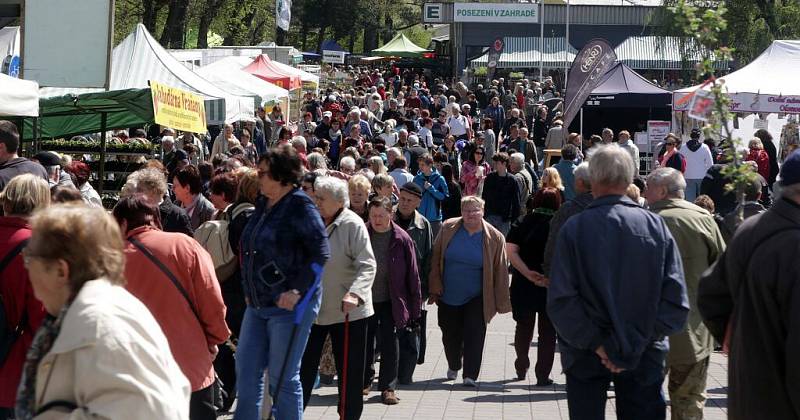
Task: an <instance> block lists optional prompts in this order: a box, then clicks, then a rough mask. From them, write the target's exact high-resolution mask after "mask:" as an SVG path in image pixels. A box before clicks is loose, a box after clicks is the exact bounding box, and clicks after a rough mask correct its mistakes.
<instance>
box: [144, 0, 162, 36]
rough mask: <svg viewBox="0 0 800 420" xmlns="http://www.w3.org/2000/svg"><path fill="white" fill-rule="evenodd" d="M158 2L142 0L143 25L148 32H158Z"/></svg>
mask: <svg viewBox="0 0 800 420" xmlns="http://www.w3.org/2000/svg"><path fill="white" fill-rule="evenodd" d="M156 3H157V2H156V0H142V9H144V11H143V12H142V24H144V27H145V28H147V31H148V32H150V33H151V34H152V33H155V31H156V17H157V16H158V5H157V4H156Z"/></svg>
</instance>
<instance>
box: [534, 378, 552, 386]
mask: <svg viewBox="0 0 800 420" xmlns="http://www.w3.org/2000/svg"><path fill="white" fill-rule="evenodd" d="M550 385H553V380H552V379H550V378H547V379H540V380H538V381H537V382H536V386H550Z"/></svg>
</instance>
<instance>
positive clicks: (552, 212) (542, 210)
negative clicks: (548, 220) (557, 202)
mask: <svg viewBox="0 0 800 420" xmlns="http://www.w3.org/2000/svg"><path fill="white" fill-rule="evenodd" d="M533 214H543V215H545V216H553V215H555V214H556V211H555V210H553V209H548V208H547V207H537V208H535V209H533Z"/></svg>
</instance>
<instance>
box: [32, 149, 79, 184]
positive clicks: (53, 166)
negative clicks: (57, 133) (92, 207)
mask: <svg viewBox="0 0 800 420" xmlns="http://www.w3.org/2000/svg"><path fill="white" fill-rule="evenodd" d="M31 160H33V161H34V162H39V164H40V165H42V166H44V169H45V171H46V172H47V182H48V183H49V184H50V187H54V186H62V187H71V188H75V184H73V183H72V177H70V175H69V173H67V172H66V171H64V168H62V166H61V156H59V155H58V153H56V152H39V153H37V154H35V155H34V156H33V157H32V158H31ZM76 189H77V188H76Z"/></svg>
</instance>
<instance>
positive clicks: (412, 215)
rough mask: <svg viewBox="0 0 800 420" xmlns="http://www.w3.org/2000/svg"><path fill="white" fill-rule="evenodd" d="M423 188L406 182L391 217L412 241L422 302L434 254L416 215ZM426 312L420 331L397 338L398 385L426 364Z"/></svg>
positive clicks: (427, 230) (427, 232) (424, 225)
mask: <svg viewBox="0 0 800 420" xmlns="http://www.w3.org/2000/svg"><path fill="white" fill-rule="evenodd" d="M422 193H423V191H422V188H421V187H420V186H419V185H417V184H415V183H413V182H409V183H406V184H404V185H403V186H402V187H401V188H400V198H399V201H398V203H397V210H396V211H395V213H394V223H395V224H396V225H397V226H400V227H401V228H402V229H403V230H405V231H406V233H408V236H410V237H411V240H413V241H414V245H415V251H416V255H417V266H418V271H419V279H420V284H421V286H422V300H423V302H424V301H426V300H428V274H429V273H430V269H431V255H432V252H433V231H432V230H431V223H430V222H429V221H428V219H426V218H425V217H423V216H422V214H421V213H420V212H418V211H417V209H418V208H419V205H420V203H421V202H422ZM427 316H428V311H426V310H425V307H424V305H423V308H422V315H421V316H420V318H419V329H418V330H417V331H416V334H413V335H412V334H403V335H401V336H400V363H399V365H398V373H397V377H398V381H399V382H400V384H410V383H411V381H412V379H411V378H412V376H413V375H414V369H415V368H416V365H417V364H420V365H421V364H423V363H425V349H426V347H427V345H426V342H427V340H426V329H427V328H426V325H427V323H426V320H427Z"/></svg>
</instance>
